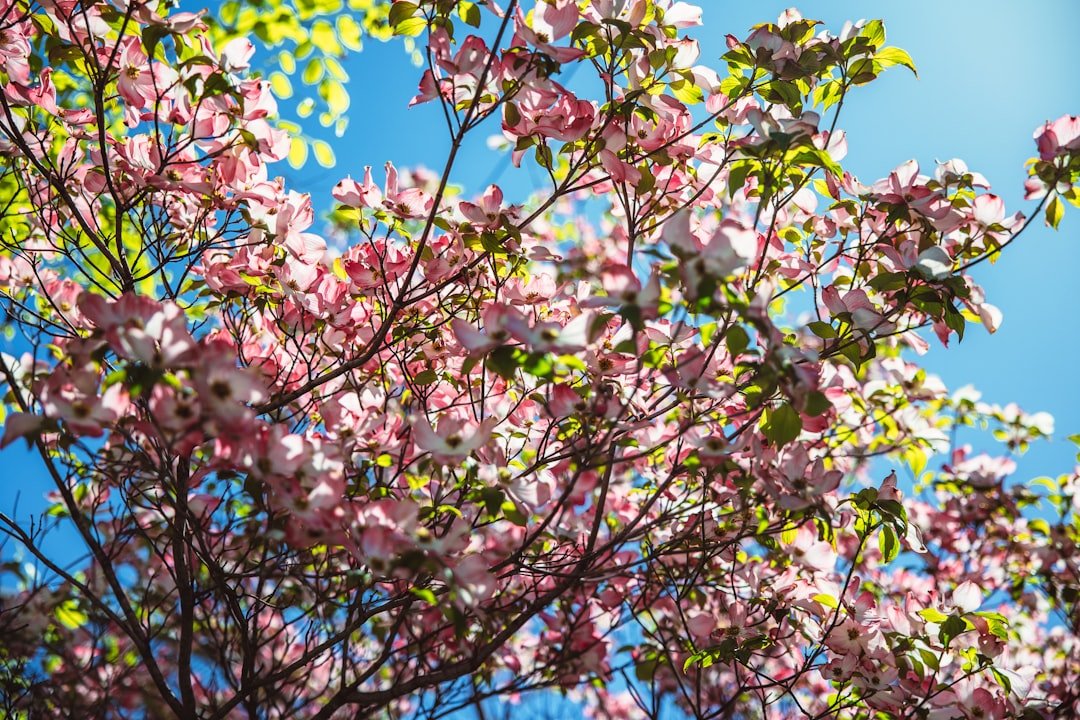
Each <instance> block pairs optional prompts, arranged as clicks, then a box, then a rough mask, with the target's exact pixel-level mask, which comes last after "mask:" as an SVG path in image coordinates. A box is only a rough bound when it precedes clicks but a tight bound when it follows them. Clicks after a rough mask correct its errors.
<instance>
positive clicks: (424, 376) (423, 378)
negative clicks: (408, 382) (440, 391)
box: [413, 370, 439, 385]
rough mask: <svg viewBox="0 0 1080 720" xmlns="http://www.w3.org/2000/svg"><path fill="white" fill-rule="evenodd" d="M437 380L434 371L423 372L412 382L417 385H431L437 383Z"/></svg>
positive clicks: (437, 377)
mask: <svg viewBox="0 0 1080 720" xmlns="http://www.w3.org/2000/svg"><path fill="white" fill-rule="evenodd" d="M438 380H439V376H438V374H436V372H435V371H434V370H424V371H423V372H421V373H418V374H417V375H416V377H414V378H413V382H414V383H416V384H417V385H431V384H432V383H435V382H438Z"/></svg>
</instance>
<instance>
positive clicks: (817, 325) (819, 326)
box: [806, 320, 836, 340]
mask: <svg viewBox="0 0 1080 720" xmlns="http://www.w3.org/2000/svg"><path fill="white" fill-rule="evenodd" d="M806 327H808V328H810V332H812V333H814V334H815V335H817V336H818V337H819V338H821V339H822V340H831V339H833V338H835V337H836V328H834V327H833V326H832V325H830V324H829V323H827V322H821V321H820V320H815V321H813V322H811V323H807V325H806Z"/></svg>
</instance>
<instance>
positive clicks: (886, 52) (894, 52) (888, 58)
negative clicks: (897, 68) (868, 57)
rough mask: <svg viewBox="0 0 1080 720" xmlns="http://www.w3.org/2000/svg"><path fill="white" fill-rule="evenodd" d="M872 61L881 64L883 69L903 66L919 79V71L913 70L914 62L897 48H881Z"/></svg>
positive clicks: (904, 51) (903, 51) (905, 52)
mask: <svg viewBox="0 0 1080 720" xmlns="http://www.w3.org/2000/svg"><path fill="white" fill-rule="evenodd" d="M874 59H875V60H877V61H878V62H879V63H881V64H882V66H883V67H890V66H892V65H903V66H904V67H906V68H908V69H909V70H911V72H913V73H915V77H919V71H918V70H916V69H915V61H914V60H912V59H911V56H910V55H908V54H907V51H906V50H901V49H900V48H898V47H887V48H881V49H880V50H878V51H877V52H876V53H875V54H874Z"/></svg>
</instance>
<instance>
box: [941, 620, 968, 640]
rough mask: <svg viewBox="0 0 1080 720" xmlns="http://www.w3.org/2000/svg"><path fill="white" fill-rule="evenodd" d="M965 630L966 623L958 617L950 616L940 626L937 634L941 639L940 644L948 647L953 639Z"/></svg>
mask: <svg viewBox="0 0 1080 720" xmlns="http://www.w3.org/2000/svg"><path fill="white" fill-rule="evenodd" d="M965 630H967V623H966V622H964V619H963V618H962V617H960V616H959V615H950V616H949V617H948V618H947V619H946V620H945V622H943V623H942V624H941V631H940V632H939V633H938V637H940V638H941V643H942V644H943V645H945V647H948V646H949V643H950V642H952V640H953V638H955V637H956V636H957V635H959V634H961V633H963V632H964V631H965Z"/></svg>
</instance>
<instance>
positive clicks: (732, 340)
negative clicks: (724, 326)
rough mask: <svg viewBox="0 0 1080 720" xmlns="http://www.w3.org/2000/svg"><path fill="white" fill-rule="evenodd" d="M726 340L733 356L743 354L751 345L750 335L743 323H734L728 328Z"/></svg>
mask: <svg viewBox="0 0 1080 720" xmlns="http://www.w3.org/2000/svg"><path fill="white" fill-rule="evenodd" d="M724 340H725V342H726V343H727V348H728V352H729V353H731V357H733V358H734V357H738V356H739V355H742V354H743V353H744V352H746V348H748V347H749V346H750V336H749V335H747V334H746V330H744V329H743V327H742V326H741V325H732V326H731V327H730V328H728V331H727V333H726V334H725V335H724Z"/></svg>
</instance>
